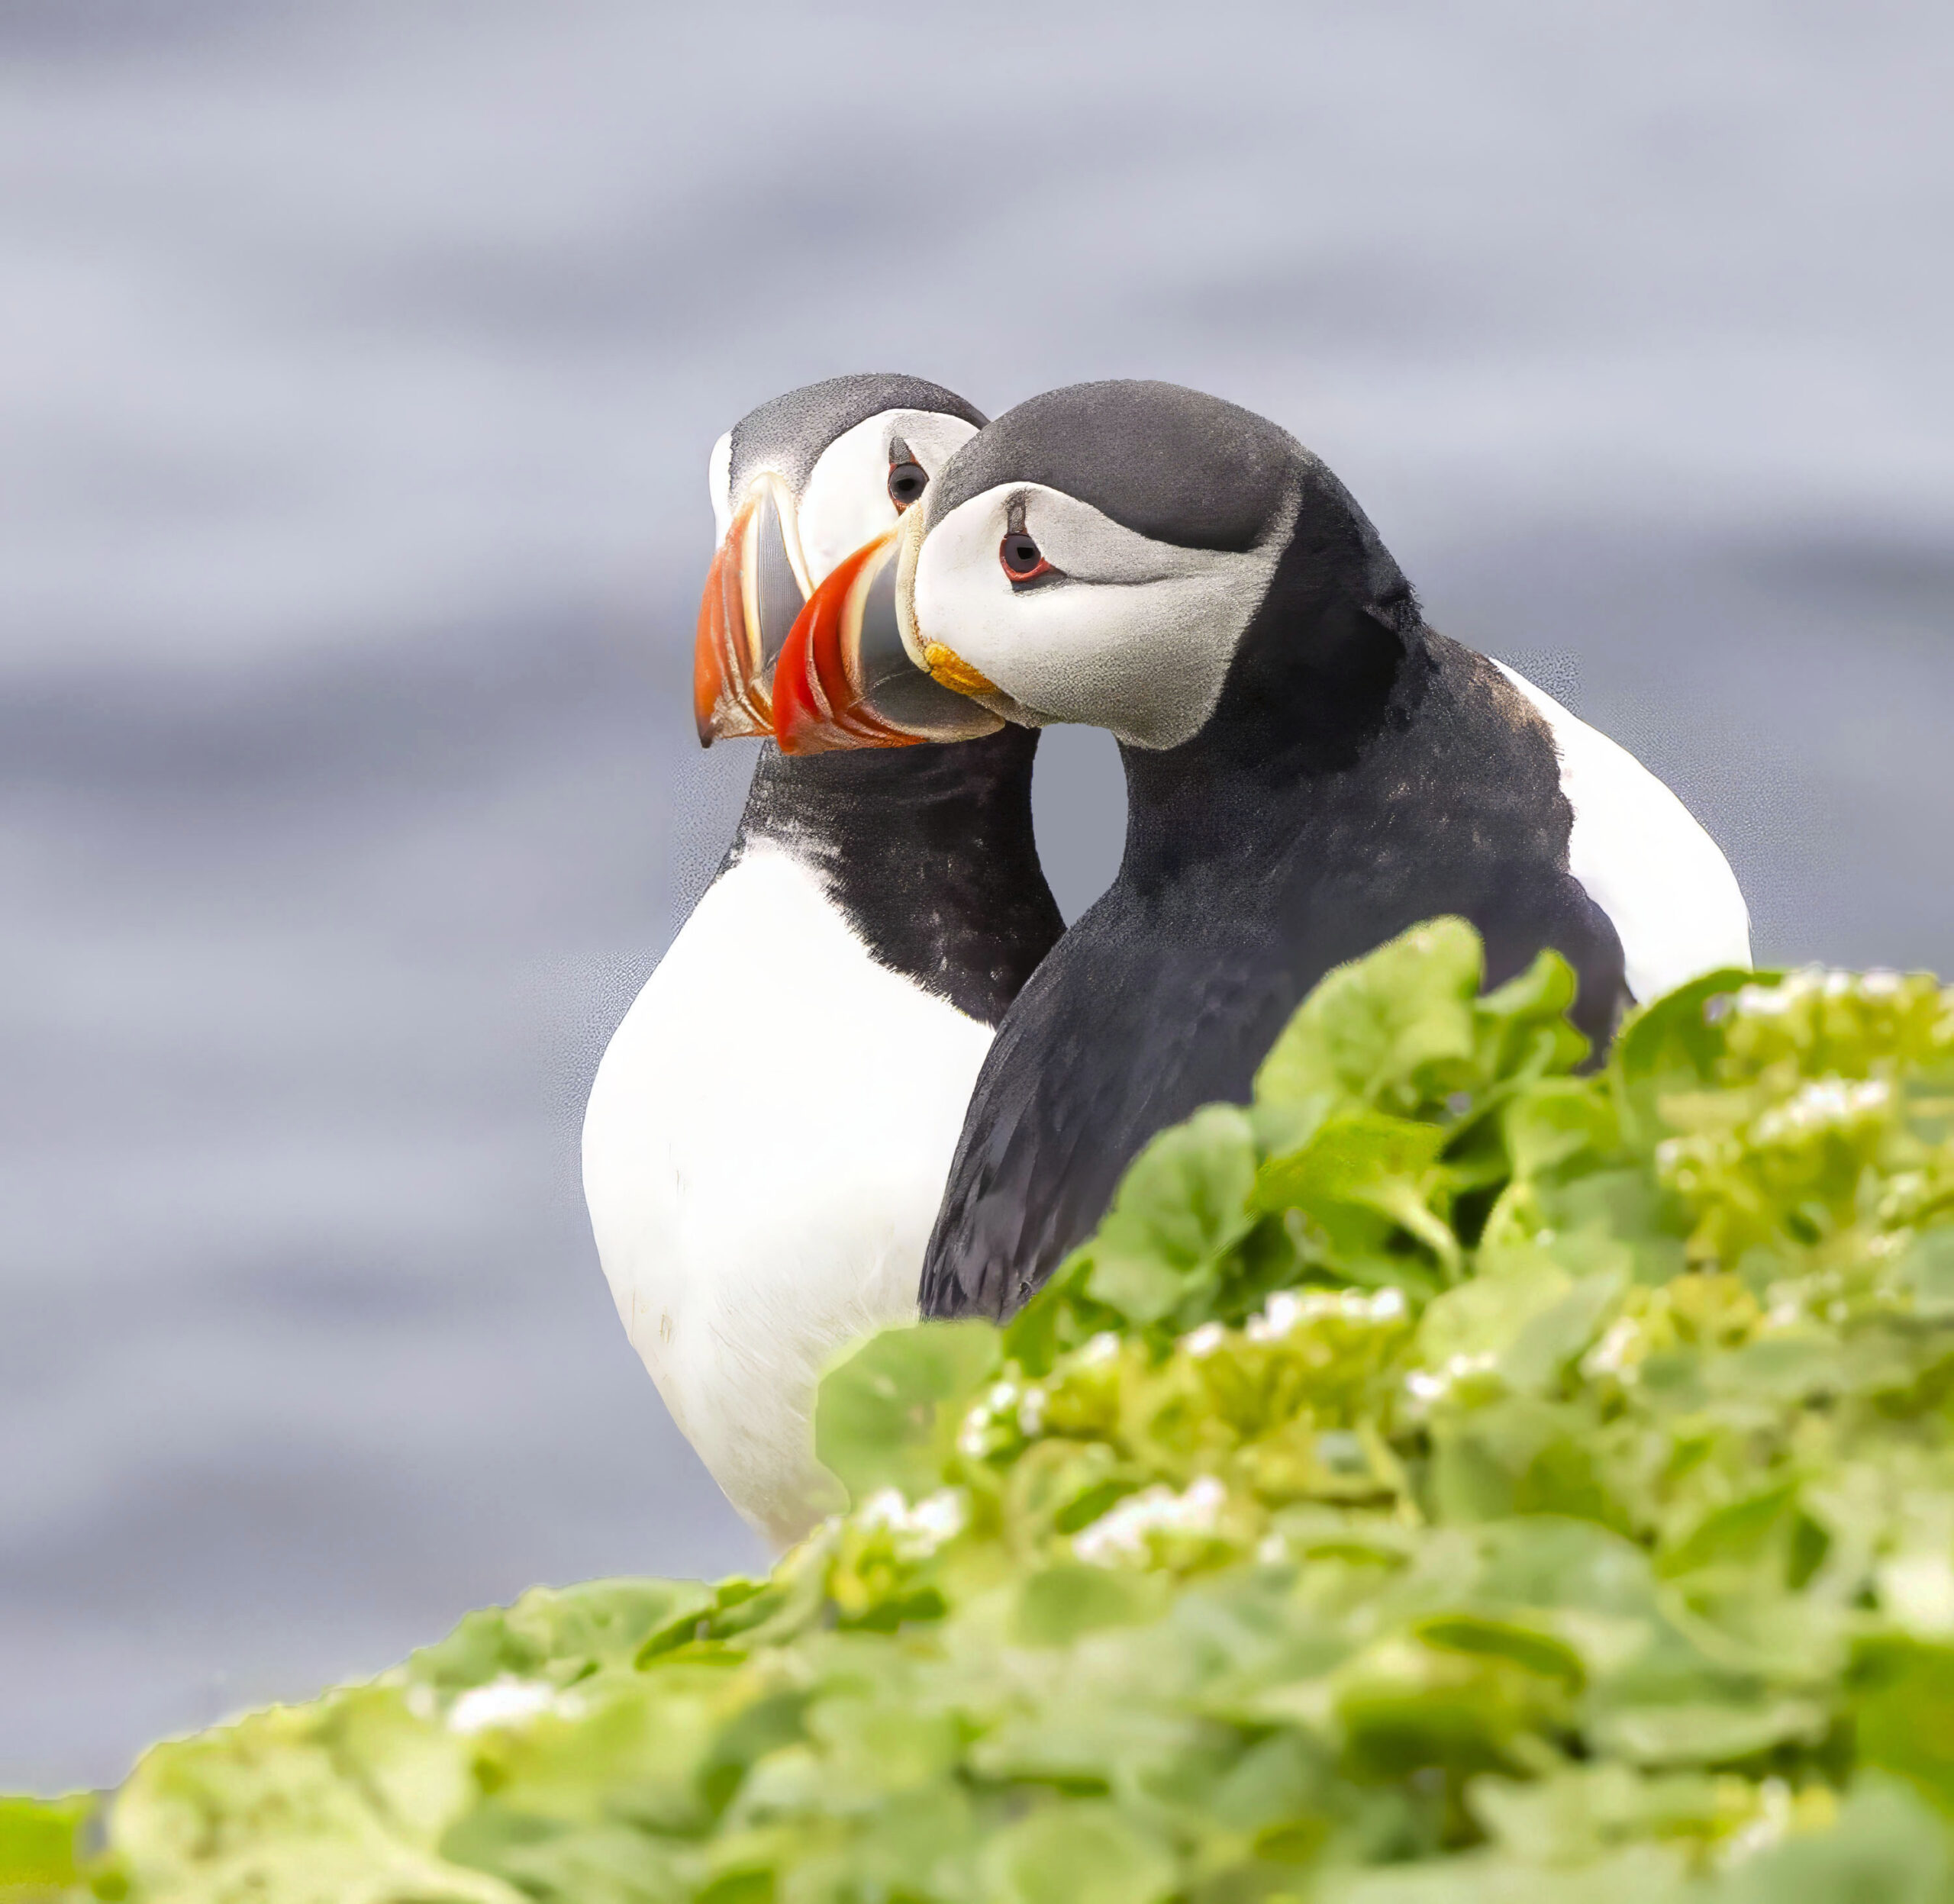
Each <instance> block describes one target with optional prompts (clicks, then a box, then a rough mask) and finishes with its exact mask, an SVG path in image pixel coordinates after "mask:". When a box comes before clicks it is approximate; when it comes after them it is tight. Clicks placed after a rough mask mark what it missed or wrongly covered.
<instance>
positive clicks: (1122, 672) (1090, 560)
mask: <svg viewBox="0 0 1954 1904" xmlns="http://www.w3.org/2000/svg"><path fill="white" fill-rule="evenodd" d="M1020 508H1021V509H1022V511H1023V517H1022V520H1021V523H1017V522H1014V520H1013V517H1014V513H1015V512H1016V511H1017V510H1018V509H1020ZM1294 514H1295V505H1294V504H1291V507H1290V510H1289V511H1288V517H1287V518H1285V519H1284V520H1278V522H1276V523H1275V524H1274V525H1273V526H1272V530H1271V533H1269V535H1268V536H1266V537H1265V538H1264V539H1263V541H1262V543H1261V544H1260V545H1259V546H1258V547H1256V548H1255V549H1249V550H1248V551H1247V552H1246V553H1241V554H1231V553H1224V552H1222V551H1220V550H1216V549H1180V548H1176V547H1175V546H1173V545H1172V543H1163V542H1156V541H1154V540H1152V539H1151V538H1150V537H1149V536H1143V535H1141V534H1140V533H1138V532H1137V530H1131V529H1127V528H1124V527H1122V526H1121V525H1120V524H1118V523H1116V522H1114V520H1112V519H1111V517H1108V516H1106V515H1104V514H1101V511H1098V510H1097V509H1095V508H1094V507H1092V506H1091V504H1090V503H1085V502H1081V501H1079V499H1078V498H1076V497H1074V496H1069V495H1066V494H1064V493H1063V492H1062V491H1059V490H1056V489H1049V488H1045V487H1044V486H1043V485H1042V484H1038V483H1021V482H1013V483H1001V484H1000V485H998V487H997V488H994V489H987V490H985V491H984V492H983V494H982V495H977V496H973V497H972V498H970V500H969V501H968V502H964V503H959V504H958V505H957V507H956V508H954V509H953V510H952V511H950V514H948V515H946V517H943V520H941V521H940V522H939V523H937V524H936V525H935V526H934V527H932V528H931V529H930V531H929V533H928V534H927V536H924V538H923V540H922V545H921V549H919V550H918V551H917V554H916V557H915V560H914V568H913V572H912V573H911V577H910V580H909V586H908V588H901V587H900V586H899V587H898V608H897V612H898V615H899V616H900V617H901V620H902V623H903V635H904V641H905V643H907V645H908V647H909V649H910V652H911V656H913V657H914V659H916V660H917V661H918V662H924V661H925V659H926V656H927V651H928V649H929V648H930V646H932V645H935V646H940V647H943V648H947V649H950V651H951V652H953V654H954V655H955V656H956V658H957V659H959V660H961V661H962V662H965V663H966V664H967V665H969V667H971V668H975V669H976V670H977V671H978V672H979V673H980V674H982V675H985V676H987V677H988V678H989V679H990V680H991V681H994V682H995V684H996V685H997V686H998V688H1001V690H1002V691H1004V693H1005V694H1008V695H1010V696H1011V699H1012V700H1013V701H1015V702H1016V703H1017V709H1016V710H1014V711H1015V712H1016V713H1017V714H1018V715H1019V717H1021V718H1024V717H1029V718H1030V719H1031V720H1034V721H1037V722H1039V723H1044V722H1048V721H1079V722H1082V723H1085V724H1086V725H1088V726H1095V727H1104V728H1107V729H1109V730H1111V732H1112V733H1114V735H1116V736H1117V737H1118V738H1119V739H1121V740H1124V741H1126V742H1127V743H1130V745H1132V746H1137V747H1150V748H1164V747H1175V746H1179V745H1180V743H1182V741H1184V740H1186V739H1190V738H1191V736H1193V735H1195V733H1198V732H1199V731H1200V730H1201V728H1202V727H1204V726H1206V725H1207V723H1208V717H1209V716H1210V715H1211V714H1213V713H1214V704H1215V703H1216V701H1218V700H1219V699H1220V695H1221V685H1222V682H1223V681H1224V679H1225V678H1227V672H1228V665H1229V663H1230V662H1231V661H1232V660H1233V659H1234V654H1235V649H1236V647H1237V645H1238V644H1239V643H1240V640H1241V638H1242V636H1243V633H1245V632H1246V630H1247V628H1248V625H1249V622H1250V621H1251V620H1253V619H1254V616H1255V612H1256V609H1257V608H1259V607H1260V606H1261V604H1262V597H1263V596H1264V595H1265V594H1267V592H1268V590H1269V581H1270V578H1271V577H1272V575H1274V573H1275V563H1276V560H1277V558H1278V556H1279V554H1280V553H1281V551H1282V546H1283V545H1284V543H1285V542H1286V541H1287V540H1288V531H1289V528H1290V526H1291V520H1292V519H1293V517H1294ZM1018 527H1021V528H1022V530H1023V532H1024V533H1025V534H1027V535H1028V536H1030V537H1031V538H1032V540H1033V541H1034V542H1036V543H1037V545H1038V549H1039V551H1040V553H1041V554H1042V555H1043V557H1044V559H1045V560H1046V562H1050V564H1051V565H1052V566H1053V569H1057V570H1059V572H1060V573H1059V575H1052V576H1048V577H1046V578H1043V579H1041V580H1040V581H1037V582H1033V583H1031V584H1030V585H1028V586H1027V585H1016V584H1014V583H1013V582H1012V580H1011V577H1010V576H1009V575H1008V574H1007V573H1006V572H1005V571H1004V564H1003V562H1002V561H1001V559H1000V558H999V553H998V552H999V549H1000V548H1001V546H1002V544H1003V542H1004V538H1005V536H1007V535H1008V534H1010V533H1012V532H1013V530H1014V529H1016V528H1018ZM907 566H908V565H905V567H907Z"/></svg>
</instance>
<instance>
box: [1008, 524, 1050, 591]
mask: <svg viewBox="0 0 1954 1904" xmlns="http://www.w3.org/2000/svg"><path fill="white" fill-rule="evenodd" d="M998 563H999V565H1001V567H1002V569H1004V573H1005V575H1007V576H1008V577H1009V578H1010V580H1011V586H1012V587H1013V588H1020V587H1022V586H1023V585H1024V583H1026V582H1036V581H1037V579H1038V578H1039V577H1040V575H1056V574H1057V573H1058V571H1057V570H1056V569H1054V568H1053V566H1052V565H1051V564H1050V562H1047V561H1046V559H1045V556H1044V553H1043V550H1041V549H1040V548H1039V546H1038V545H1037V543H1035V542H1033V540H1031V538H1030V536H1027V534H1026V533H1024V530H1022V529H1014V530H1011V533H1009V534H1008V535H1007V536H1005V537H1004V540H1003V541H1002V542H1001V543H998Z"/></svg>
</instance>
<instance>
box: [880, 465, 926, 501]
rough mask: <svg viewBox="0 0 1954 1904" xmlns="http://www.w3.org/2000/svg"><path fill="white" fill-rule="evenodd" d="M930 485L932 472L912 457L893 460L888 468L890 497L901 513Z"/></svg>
mask: <svg viewBox="0 0 1954 1904" xmlns="http://www.w3.org/2000/svg"><path fill="white" fill-rule="evenodd" d="M929 486H930V472H928V471H927V469H924V467H923V466H922V465H921V463H920V462H916V461H915V460H914V459H913V458H911V459H908V460H906V461H904V462H893V463H891V464H890V465H889V469H888V499H889V501H891V502H892V503H894V504H895V508H896V513H897V514H898V515H900V514H901V513H902V511H904V510H905V509H907V508H908V507H909V505H910V504H911V503H912V502H914V501H916V500H917V498H918V497H920V496H921V495H922V493H923V491H924V490H925V489H927V488H929Z"/></svg>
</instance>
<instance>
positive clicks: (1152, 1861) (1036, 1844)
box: [985, 1804, 1178, 1904]
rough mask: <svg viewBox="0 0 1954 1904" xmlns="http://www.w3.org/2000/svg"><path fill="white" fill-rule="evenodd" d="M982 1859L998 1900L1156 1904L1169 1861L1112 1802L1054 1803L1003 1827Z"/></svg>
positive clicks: (1167, 1880)
mask: <svg viewBox="0 0 1954 1904" xmlns="http://www.w3.org/2000/svg"><path fill="white" fill-rule="evenodd" d="M985 1864H986V1866H987V1867H988V1870H989V1872H990V1873H991V1880H992V1887H993V1888H992V1895H993V1896H995V1897H997V1898H998V1899H1000V1900H1001V1904H1156V1900H1157V1899H1162V1898H1165V1897H1166V1896H1168V1895H1169V1893H1171V1892H1172V1891H1173V1890H1175V1889H1176V1887H1177V1881H1178V1874H1177V1873H1176V1871H1175V1867H1174V1861H1173V1860H1172V1858H1171V1857H1169V1855H1168V1854H1167V1852H1166V1849H1165V1848H1164V1847H1162V1845H1161V1844H1159V1842H1158V1841H1156V1840H1155V1839H1154V1838H1153V1837H1152V1836H1151V1835H1150V1834H1147V1833H1145V1832H1142V1831H1140V1829H1139V1828H1137V1827H1136V1826H1135V1825H1133V1823H1131V1822H1130V1821H1129V1820H1128V1819H1126V1818H1125V1817H1124V1816H1123V1815H1121V1814H1120V1812H1119V1811H1118V1810H1117V1809H1115V1808H1114V1806H1111V1805H1100V1804H1085V1805H1076V1804H1075V1805H1066V1806H1057V1805H1051V1806H1046V1807H1045V1809H1043V1810H1041V1811H1037V1812H1033V1813H1032V1815H1030V1817H1029V1818H1027V1819H1022V1820H1021V1821H1020V1822H1018V1823H1017V1824H1015V1825H1008V1826H1007V1827H1006V1828H1004V1830H1003V1831H1001V1832H999V1833H998V1835H997V1836H996V1837H995V1838H994V1839H993V1840H992V1843H991V1846H990V1848H989V1851H988V1854H987V1856H986V1857H985Z"/></svg>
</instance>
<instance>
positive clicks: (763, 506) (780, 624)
mask: <svg viewBox="0 0 1954 1904" xmlns="http://www.w3.org/2000/svg"><path fill="white" fill-rule="evenodd" d="M753 554H754V565H753V602H754V606H755V608H756V611H757V612H756V614H755V617H754V623H755V630H754V631H755V633H756V634H757V636H759V678H761V679H762V680H765V679H766V678H767V677H768V676H769V675H771V674H772V671H773V665H774V663H775V662H777V661H778V660H779V659H780V651H781V649H782V647H783V646H785V643H786V640H787V634H788V630H789V629H791V628H792V627H793V626H794V620H795V617H796V616H797V615H798V614H800V612H801V602H802V600H803V597H802V595H801V585H800V582H799V581H798V579H797V578H795V573H794V565H793V564H792V562H789V561H788V559H787V536H786V532H785V530H784V529H783V528H782V527H781V521H780V510H779V504H778V503H777V502H776V501H775V497H774V494H773V491H772V489H770V488H769V489H768V490H767V491H765V492H764V493H763V495H762V497H761V499H760V503H759V520H757V521H756V523H755V524H753Z"/></svg>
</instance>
